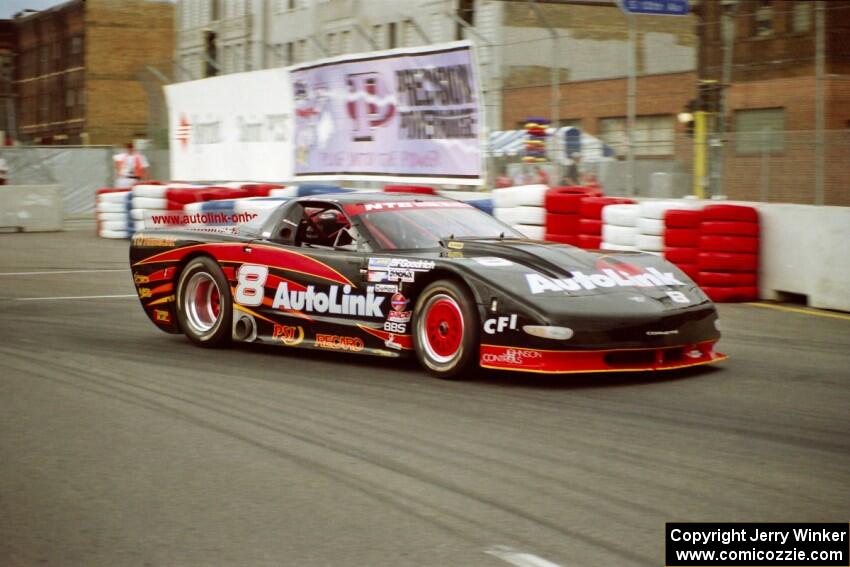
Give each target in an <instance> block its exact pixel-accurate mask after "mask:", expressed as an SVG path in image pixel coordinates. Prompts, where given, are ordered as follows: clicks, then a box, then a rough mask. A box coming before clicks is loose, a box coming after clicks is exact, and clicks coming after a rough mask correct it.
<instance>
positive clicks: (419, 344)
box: [130, 192, 725, 378]
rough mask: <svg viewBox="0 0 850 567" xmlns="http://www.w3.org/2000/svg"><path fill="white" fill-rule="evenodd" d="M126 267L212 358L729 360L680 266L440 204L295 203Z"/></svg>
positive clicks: (455, 367)
mask: <svg viewBox="0 0 850 567" xmlns="http://www.w3.org/2000/svg"><path fill="white" fill-rule="evenodd" d="M130 263H131V266H132V271H133V278H134V281H135V284H136V290H137V292H138V295H139V298H140V300H141V303H142V307H143V308H144V310H145V312H146V313H147V315H148V317H149V318H150V320H151V321H152V322H153V323H154V324H155V325H156V326H157V327H159V328H160V329H162V330H163V331H166V332H169V333H180V332H182V333H184V334H185V335H186V336H187V337H188V338H189V339H190V340H191V341H192V342H194V343H196V344H197V345H200V346H205V347H213V346H222V345H225V344H227V343H229V342H230V341H240V342H256V343H267V344H276V345H281V346H285V347H300V348H310V349H321V350H332V351H341V352H351V353H362V354H373V355H381V356H393V357H396V356H403V355H415V356H416V357H417V358H418V360H419V362H420V363H421V364H422V365H423V366H424V367H425V368H426V369H427V370H428V371H429V372H430V373H432V374H435V375H437V376H440V377H443V378H452V377H462V376H463V375H464V374H465V373H466V372H467V371H468V370H470V369H473V368H475V367H477V366H479V365H480V366H482V367H485V368H495V369H501V370H517V371H525V372H544V373H567V372H602V371H641V370H644V371H653V370H667V369H674V368H683V367H687V366H695V365H700V364H707V363H712V362H716V361H718V360H721V359H723V358H725V357H724V356H723V355H721V354H718V353H715V352H714V344H715V343H716V342H717V340H718V339H719V338H720V333H719V332H718V330H717V326H716V320H717V312H716V310H715V307H714V305H713V304H712V302H711V301H710V300H709V299H708V298H707V297H706V296H705V294H704V293H703V292H702V291H701V290H700V289H699V287H698V286H697V285H696V284H694V283H693V282H692V281H691V280H690V279H688V277H687V276H686V275H685V274H684V273H682V272H681V271H679V270H678V269H677V268H676V267H675V266H673V265H672V264H670V263H667V262H666V261H664V260H663V259H661V258H658V257H656V256H653V255H649V254H641V253H631V252H621V253H610V252H606V251H604V250H603V251H595V252H589V251H585V250H581V249H578V248H574V247H571V246H567V245H563V244H555V243H551V242H543V241H535V240H529V239H527V238H525V237H523V236H522V235H520V234H519V233H517V232H516V231H514V230H513V229H512V228H510V227H509V226H507V225H504V224H502V223H501V222H500V221H498V220H497V219H495V218H494V217H492V216H490V215H487V214H486V213H483V212H481V211H479V210H478V209H475V208H474V207H472V206H470V205H467V204H465V203H462V202H459V201H454V200H451V199H445V198H440V197H433V196H427V195H404V194H389V193H365V192H357V193H346V194H335V195H323V196H321V198H319V197H304V198H300V199H294V200H291V201H288V202H285V203H284V204H282V205H281V206H280V207H278V208H277V209H275V210H274V211H273V212H272V213H271V214H270V215H269V216H267V217H265V219H263V222H257V223H256V224H255V225H250V224H249V225H245V226H242V227H240V228H239V229H238V230H236V231H235V232H234V233H232V234H222V233H213V232H197V231H190V230H179V231H160V230H156V231H149V232H142V233H137V234H136V235H135V236H134V237H133V240H132V244H131V247H130Z"/></svg>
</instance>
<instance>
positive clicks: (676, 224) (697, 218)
mask: <svg viewBox="0 0 850 567" xmlns="http://www.w3.org/2000/svg"><path fill="white" fill-rule="evenodd" d="M701 220H702V212H701V211H686V210H682V209H668V210H667V211H665V212H664V225H665V226H666V227H667V228H668V229H671V228H699V227H700V222H701Z"/></svg>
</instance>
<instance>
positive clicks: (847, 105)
mask: <svg viewBox="0 0 850 567" xmlns="http://www.w3.org/2000/svg"><path fill="white" fill-rule="evenodd" d="M818 9H822V10H823V22H824V29H823V35H824V50H823V57H824V60H823V61H824V73H823V78H822V79H821V81H822V87H823V110H824V114H823V117H824V121H823V123H824V132H823V134H822V143H820V144H819V143H818V136H817V132H816V130H815V129H816V104H817V94H818V89H817V81H818V79H817V76H816V56H817V52H816V39H817V10H818ZM724 10H726V16H725V17H724ZM696 11H697V15H698V17H699V25H698V30H699V36H700V50H699V66H698V67H699V71H698V72H699V76H700V79H708V80H716V81H718V82H720V83H722V79H723V52H724V38H723V26H724V25H725V26H727V30H728V31H730V32H731V31H732V30H734V38H733V41H729V42H726V43H727V44H728V45H731V48H732V56H731V58H730V59H729V62H730V63H731V65H730V69H729V72H730V73H731V81H730V86H729V88H728V91H727V112H726V130H727V132H728V139H727V141H726V143H725V148H724V154H725V156H724V158H725V159H724V187H723V189H724V192H725V193H726V194H727V195H729V196H730V197H734V198H738V199H755V200H770V201H782V202H797V203H814V202H815V185H816V179H817V176H818V171H817V170H818V162H817V154H818V151H819V150H820V151H822V152H823V166H824V167H823V168H822V169H821V172H820V174H821V175H822V176H823V178H822V179H823V181H822V183H823V197H824V198H823V203H824V204H828V205H829V204H832V205H850V191H849V190H848V189H847V178H848V176H850V169H848V165H847V164H848V163H850V133H848V131H847V129H848V128H850V43H848V41H847V37H848V33H850V1H848V0H830V1H828V2H811V1H790V0H788V1H771V0H741V1H740V2H709V1H703V2H701V3H699V4H698V5H697V9H696ZM724 21H725V22H726V23H725V24H724ZM733 21H734V25H732V22H733Z"/></svg>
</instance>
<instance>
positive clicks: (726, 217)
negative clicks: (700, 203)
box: [702, 205, 759, 222]
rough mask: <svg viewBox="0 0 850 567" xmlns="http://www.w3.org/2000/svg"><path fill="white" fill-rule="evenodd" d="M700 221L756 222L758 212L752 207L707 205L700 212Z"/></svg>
mask: <svg viewBox="0 0 850 567" xmlns="http://www.w3.org/2000/svg"><path fill="white" fill-rule="evenodd" d="M702 220H703V221H705V222H711V221H737V222H758V220H759V212H758V211H757V210H756V209H755V208H753V207H745V206H741V205H708V206H707V207H705V208H704V209H703V210H702Z"/></svg>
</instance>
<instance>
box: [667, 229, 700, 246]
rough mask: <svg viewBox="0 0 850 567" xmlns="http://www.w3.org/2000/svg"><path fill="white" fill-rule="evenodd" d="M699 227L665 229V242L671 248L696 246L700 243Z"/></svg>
mask: <svg viewBox="0 0 850 567" xmlns="http://www.w3.org/2000/svg"><path fill="white" fill-rule="evenodd" d="M699 236H700V231H699V229H698V228H668V229H667V230H665V231H664V244H665V245H666V246H668V247H671V248H676V247H681V246H684V247H686V248H687V247H696V246H698V245H699Z"/></svg>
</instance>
